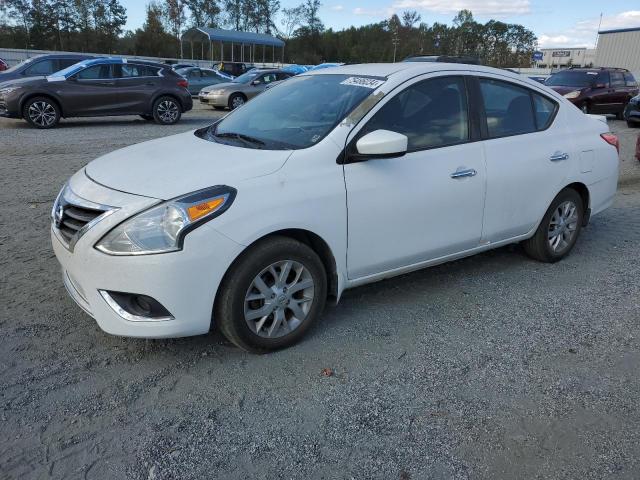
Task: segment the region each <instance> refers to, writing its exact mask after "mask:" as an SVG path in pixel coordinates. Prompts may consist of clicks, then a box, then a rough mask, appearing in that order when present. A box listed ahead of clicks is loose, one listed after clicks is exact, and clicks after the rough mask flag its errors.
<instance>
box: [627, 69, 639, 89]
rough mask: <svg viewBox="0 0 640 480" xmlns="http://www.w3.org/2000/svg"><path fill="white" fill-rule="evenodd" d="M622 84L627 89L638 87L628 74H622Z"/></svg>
mask: <svg viewBox="0 0 640 480" xmlns="http://www.w3.org/2000/svg"><path fill="white" fill-rule="evenodd" d="M624 83H625V85H626V86H627V87H637V86H638V82H636V79H635V78H634V77H633V75H632V74H631V73H629V72H625V74H624Z"/></svg>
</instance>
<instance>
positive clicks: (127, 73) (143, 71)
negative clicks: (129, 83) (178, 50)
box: [122, 63, 160, 78]
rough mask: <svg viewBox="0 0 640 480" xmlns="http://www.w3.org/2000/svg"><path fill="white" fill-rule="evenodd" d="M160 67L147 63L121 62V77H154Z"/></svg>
mask: <svg viewBox="0 0 640 480" xmlns="http://www.w3.org/2000/svg"><path fill="white" fill-rule="evenodd" d="M159 70H160V69H159V68H156V67H151V66H149V65H136V64H131V63H124V64H122V77H123V78H130V77H155V76H157V75H158V71H159Z"/></svg>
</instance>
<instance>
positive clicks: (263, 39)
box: [181, 27, 284, 47]
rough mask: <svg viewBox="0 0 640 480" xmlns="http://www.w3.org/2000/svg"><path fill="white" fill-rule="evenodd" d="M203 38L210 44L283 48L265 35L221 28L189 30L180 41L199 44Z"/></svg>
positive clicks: (282, 45)
mask: <svg viewBox="0 0 640 480" xmlns="http://www.w3.org/2000/svg"><path fill="white" fill-rule="evenodd" d="M203 36H206V37H208V39H209V41H210V42H228V43H240V44H242V43H245V44H249V45H268V46H270V47H284V41H282V40H280V39H279V38H276V37H272V36H271V35H267V34H265V33H254V32H238V31H235V30H223V29H221V28H205V27H194V28H190V29H189V30H187V31H186V32H184V33H183V34H182V37H181V40H182V41H183V42H184V41H186V42H189V41H191V42H193V41H196V42H201V41H202V40H203V38H202V37H203Z"/></svg>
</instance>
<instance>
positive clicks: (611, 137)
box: [600, 133, 620, 155]
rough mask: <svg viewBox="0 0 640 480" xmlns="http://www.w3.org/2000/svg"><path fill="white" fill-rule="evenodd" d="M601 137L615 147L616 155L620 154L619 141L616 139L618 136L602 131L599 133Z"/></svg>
mask: <svg viewBox="0 0 640 480" xmlns="http://www.w3.org/2000/svg"><path fill="white" fill-rule="evenodd" d="M600 136H601V137H602V139H603V140H604V141H605V142H607V143H608V144H609V145H612V146H614V147H616V151H617V152H618V155H619V154H620V141H619V140H618V136H617V135H614V134H613V133H602V134H600Z"/></svg>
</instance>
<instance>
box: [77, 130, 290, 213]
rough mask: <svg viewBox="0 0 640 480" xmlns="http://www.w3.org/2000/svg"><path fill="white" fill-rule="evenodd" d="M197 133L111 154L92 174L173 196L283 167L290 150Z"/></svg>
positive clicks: (110, 183)
mask: <svg viewBox="0 0 640 480" xmlns="http://www.w3.org/2000/svg"><path fill="white" fill-rule="evenodd" d="M194 133H195V132H193V131H191V132H187V133H182V134H179V135H172V136H170V137H165V138H160V139H157V140H151V141H149V142H143V143H139V144H137V145H131V146H129V147H125V148H122V149H120V150H116V151H115V152H111V153H108V154H107V155H104V156H102V157H100V158H97V159H96V160H94V161H92V162H91V163H89V164H88V165H87V167H86V173H87V176H88V177H89V178H91V179H92V180H93V181H95V182H97V183H100V184H102V185H104V186H106V187H109V188H112V189H115V190H120V191H122V192H126V193H132V194H135V195H143V196H146V197H153V198H158V199H161V200H169V199H171V198H175V197H178V196H180V195H184V194H187V193H191V192H194V191H196V190H200V189H202V188H206V187H211V186H215V185H223V184H224V185H229V186H231V187H236V186H237V185H238V183H239V182H241V181H243V180H246V179H249V178H254V177H260V176H264V175H268V174H270V173H273V172H275V171H277V170H279V169H280V168H281V167H282V166H283V165H284V163H285V162H286V161H287V159H288V158H289V156H290V155H291V153H292V152H291V151H290V150H255V149H250V148H241V147H235V146H230V145H223V144H220V143H215V142H211V141H208V140H203V139H201V138H199V137H197V136H196V135H194Z"/></svg>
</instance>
